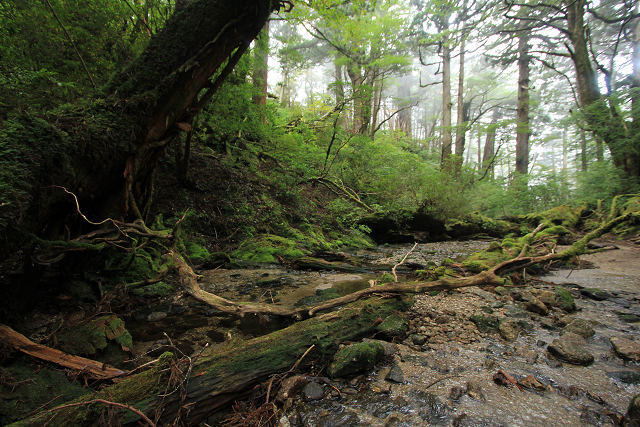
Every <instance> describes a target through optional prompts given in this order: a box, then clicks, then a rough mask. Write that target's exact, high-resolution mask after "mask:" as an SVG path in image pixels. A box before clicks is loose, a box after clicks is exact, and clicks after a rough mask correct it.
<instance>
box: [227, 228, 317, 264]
mask: <svg viewBox="0 0 640 427" xmlns="http://www.w3.org/2000/svg"><path fill="white" fill-rule="evenodd" d="M305 252H306V253H308V251H304V250H302V249H300V247H299V246H298V245H297V244H296V243H295V242H293V241H291V240H289V239H285V238H284V237H279V236H274V235H271V234H264V235H261V236H258V237H255V238H253V239H249V240H248V241H245V242H244V243H242V244H241V245H240V247H239V248H238V249H237V250H236V251H234V252H233V253H232V254H231V256H232V257H234V258H239V259H243V260H247V261H251V262H258V263H275V262H276V257H278V256H280V257H282V258H283V259H285V260H292V259H295V258H299V257H301V256H303V255H305Z"/></svg>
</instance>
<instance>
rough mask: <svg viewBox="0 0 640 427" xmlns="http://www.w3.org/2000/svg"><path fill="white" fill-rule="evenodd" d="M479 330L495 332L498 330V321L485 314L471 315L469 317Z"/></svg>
mask: <svg viewBox="0 0 640 427" xmlns="http://www.w3.org/2000/svg"><path fill="white" fill-rule="evenodd" d="M469 320H471V321H472V322H473V323H475V324H476V327H477V328H478V330H479V331H480V332H483V333H487V332H495V331H497V330H498V321H497V320H496V319H492V318H490V317H486V316H471V317H470V318H469Z"/></svg>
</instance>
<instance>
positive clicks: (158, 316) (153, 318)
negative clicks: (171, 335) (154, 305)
mask: <svg viewBox="0 0 640 427" xmlns="http://www.w3.org/2000/svg"><path fill="white" fill-rule="evenodd" d="M165 317H167V313H165V312H162V311H154V312H153V313H151V314H150V315H149V316H147V320H148V321H149V322H157V321H160V320H162V319H164V318H165Z"/></svg>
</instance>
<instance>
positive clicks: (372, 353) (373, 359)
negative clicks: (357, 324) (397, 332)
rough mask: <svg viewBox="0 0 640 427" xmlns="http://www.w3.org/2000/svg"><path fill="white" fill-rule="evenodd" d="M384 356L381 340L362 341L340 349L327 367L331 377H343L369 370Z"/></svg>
mask: <svg viewBox="0 0 640 427" xmlns="http://www.w3.org/2000/svg"><path fill="white" fill-rule="evenodd" d="M383 357H384V347H383V346H382V344H380V343H379V342H362V343H357V344H351V345H348V346H346V347H344V348H342V349H340V350H339V351H338V352H337V353H336V354H335V356H333V362H332V363H331V365H329V368H327V374H328V375H329V376H330V377H334V378H335V377H342V376H345V375H350V374H359V373H361V372H367V371H369V370H371V369H373V367H374V366H375V364H376V363H378V362H379V361H380V360H382V358H383Z"/></svg>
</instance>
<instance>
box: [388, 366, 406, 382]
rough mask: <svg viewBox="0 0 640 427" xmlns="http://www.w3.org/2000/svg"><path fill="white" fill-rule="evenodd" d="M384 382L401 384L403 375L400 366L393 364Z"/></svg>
mask: <svg viewBox="0 0 640 427" xmlns="http://www.w3.org/2000/svg"><path fill="white" fill-rule="evenodd" d="M385 380H387V381H391V382H393V383H398V384H402V383H403V382H404V373H403V372H402V368H400V365H398V364H397V363H394V364H393V366H392V367H391V370H390V371H389V373H388V374H387V377H386V378H385Z"/></svg>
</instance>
